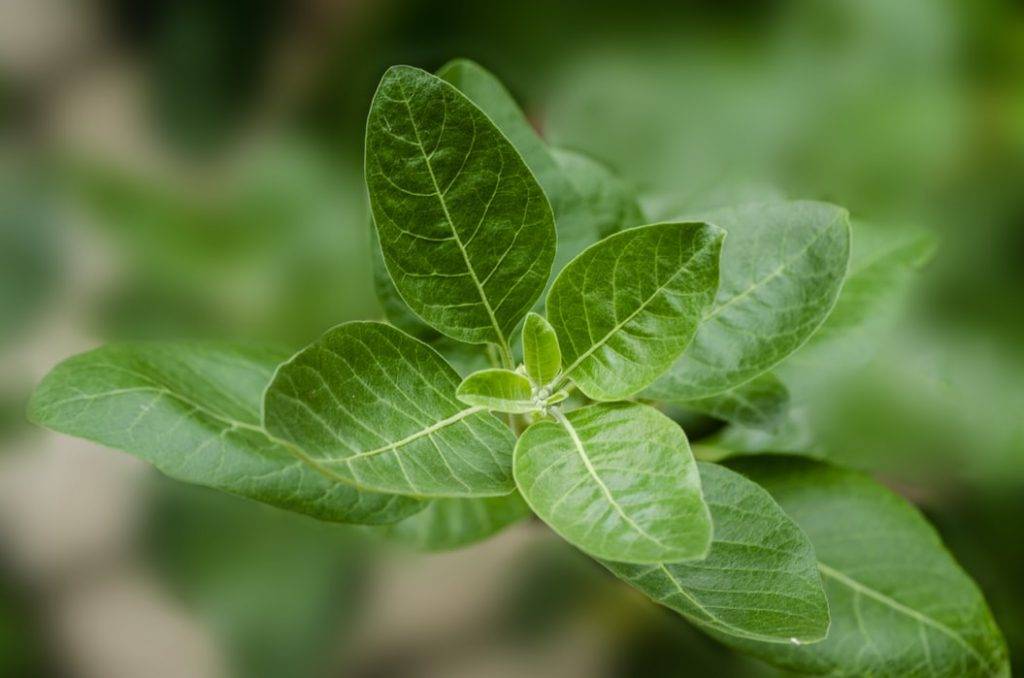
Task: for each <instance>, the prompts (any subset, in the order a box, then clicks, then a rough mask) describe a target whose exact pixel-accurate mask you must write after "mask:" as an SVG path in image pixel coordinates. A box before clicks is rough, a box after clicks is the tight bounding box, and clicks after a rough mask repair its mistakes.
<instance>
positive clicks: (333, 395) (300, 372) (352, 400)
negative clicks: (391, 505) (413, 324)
mask: <svg viewBox="0 0 1024 678" xmlns="http://www.w3.org/2000/svg"><path fill="white" fill-rule="evenodd" d="M460 381H461V379H459V376H458V374H456V372H455V370H454V369H452V367H451V366H450V365H449V364H448V363H446V362H445V360H444V358H442V357H441V356H440V355H438V353H437V352H436V351H434V350H433V349H432V348H430V347H429V346H427V345H426V344H424V343H422V342H420V341H417V340H416V339H414V338H412V337H410V336H409V335H407V334H405V333H404V332H401V331H400V330H397V329H395V328H394V327H391V326H390V325H386V324H384V323H377V322H352V323H345V324H343V325H339V326H337V327H335V328H334V329H332V330H330V331H328V332H327V333H326V334H324V335H323V336H322V337H320V339H318V340H316V341H315V342H313V343H312V344H310V345H309V346H308V347H306V348H305V349H303V350H302V351H299V352H298V353H297V354H296V355H294V356H293V357H292V358H291V359H289V360H288V362H286V363H284V364H283V365H281V366H280V367H279V368H278V370H277V373H276V374H275V375H274V379H273V381H271V383H270V386H268V387H267V392H266V395H265V396H264V408H263V413H264V414H263V419H264V425H265V426H266V428H267V430H268V431H270V432H271V433H272V434H273V435H275V436H277V437H279V438H281V439H283V440H287V441H289V442H291V443H293V444H294V445H296V446H297V447H298V448H300V449H302V450H303V451H304V453H305V455H306V456H307V457H308V458H309V459H311V460H313V461H314V463H316V464H317V465H318V466H319V467H321V468H324V469H326V470H327V471H329V472H330V473H332V474H333V475H335V476H336V477H338V478H339V479H343V480H344V481H346V482H350V483H352V484H354V485H356V486H357V487H360V488H363V489H370V490H376V491H382V492H392V493H395V494H407V495H414V496H422V497H445V496H453V497H481V496H497V495H503V494H508V493H509V492H511V491H512V489H513V487H514V485H513V482H512V473H511V471H512V468H511V466H512V464H511V461H512V459H511V455H512V446H513V444H514V442H515V439H514V438H513V436H512V432H511V431H509V429H508V428H507V427H506V426H505V425H504V424H502V423H501V422H500V421H498V419H496V418H495V417H493V416H492V415H490V414H487V413H486V412H483V411H482V408H480V407H466V406H465V405H463V404H462V403H460V402H459V401H458V399H457V398H456V397H455V389H456V388H457V387H458V385H459V382H460Z"/></svg>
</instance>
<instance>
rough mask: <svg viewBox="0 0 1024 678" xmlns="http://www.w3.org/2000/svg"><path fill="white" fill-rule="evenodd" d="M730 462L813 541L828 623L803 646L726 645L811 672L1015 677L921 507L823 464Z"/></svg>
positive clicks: (991, 625) (976, 598) (972, 589)
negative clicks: (820, 636)
mask: <svg viewBox="0 0 1024 678" xmlns="http://www.w3.org/2000/svg"><path fill="white" fill-rule="evenodd" d="M730 465H731V466H732V467H733V468H735V469H736V470H738V471H739V472H741V473H743V474H744V475H746V476H747V477H749V478H750V479H752V480H754V481H755V482H757V483H759V484H760V485H762V486H763V487H764V488H765V489H767V490H768V492H770V493H771V495H772V496H773V497H774V498H775V500H776V501H777V502H778V503H779V505H780V506H782V508H783V510H784V511H786V513H787V514H789V516H790V517H791V518H793V520H795V521H796V523H797V524H798V525H800V527H801V528H802V529H803V531H804V532H806V533H807V536H808V537H810V539H811V543H812V544H814V549H815V551H816V553H817V559H818V569H819V570H820V571H821V573H822V578H823V579H824V581H825V591H826V594H827V595H828V602H829V609H830V610H831V614H832V627H831V629H830V630H829V634H828V638H826V639H825V640H824V641H822V642H820V643H815V644H813V645H807V646H796V645H792V646H781V645H767V644H763V643H756V642H751V641H744V640H741V639H736V638H730V637H726V636H723V637H722V640H723V641H724V642H726V643H728V644H730V645H733V646H735V647H737V648H738V649H741V650H744V651H747V652H750V653H752V654H755V655H757V656H759V657H761V658H763V659H765V660H767V661H770V662H772V663H774V664H778V665H780V666H783V667H786V668H789V669H793V670H796V671H800V672H807V673H828V674H833V675H874V676H909V675H929V676H998V675H1009V665H1008V659H1007V653H1006V645H1005V642H1004V641H1003V638H1002V635H1001V634H1000V632H999V629H998V628H997V627H996V625H995V622H994V621H993V619H992V615H991V613H990V612H989V610H988V606H987V605H986V604H985V600H984V598H983V597H982V595H981V592H980V591H978V587H977V586H975V584H974V582H972V581H971V580H970V579H969V578H968V577H967V575H966V574H965V573H964V571H963V570H962V569H960V566H959V565H957V563H956V561H954V560H953V558H952V557H951V556H950V555H949V553H948V552H947V551H946V549H945V547H944V546H943V545H942V542H941V541H940V539H939V537H938V535H937V534H936V533H935V530H934V529H932V527H931V526H930V525H928V523H927V522H925V520H924V518H922V516H921V514H920V513H919V512H918V511H917V509H915V508H914V507H913V506H911V505H910V504H909V503H907V502H906V501H905V500H903V499H902V498H901V497H899V496H897V495H895V494H893V493H892V492H891V491H890V490H888V489H886V488H885V487H883V486H882V485H879V484H878V483H876V482H875V481H873V480H871V479H870V478H869V477H867V476H866V475H864V474H862V473H859V472H856V471H850V470H847V469H842V468H837V467H835V466H831V465H829V464H826V463H822V462H816V461H810V460H806V459H798V458H795V457H758V458H756V459H755V458H747V459H742V460H738V461H737V462H734V463H732V464H730Z"/></svg>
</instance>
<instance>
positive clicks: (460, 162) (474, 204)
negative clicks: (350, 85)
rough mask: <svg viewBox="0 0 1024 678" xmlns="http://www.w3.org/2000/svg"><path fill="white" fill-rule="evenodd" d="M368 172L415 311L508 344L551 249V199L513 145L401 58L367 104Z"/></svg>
mask: <svg viewBox="0 0 1024 678" xmlns="http://www.w3.org/2000/svg"><path fill="white" fill-rule="evenodd" d="M428 149H429V150H428ZM365 171H366V183H367V188H368V190H369V194H370V207H371V210H372V212H373V220H374V224H375V225H376V228H377V232H378V235H379V238H380V244H381V250H382V252H383V255H384V259H385V263H386V265H387V269H388V271H389V273H390V274H391V277H392V279H393V280H394V282H395V286H396V287H397V289H398V290H399V292H400V293H401V295H402V297H403V299H404V300H405V302H406V303H407V304H408V305H409V307H410V308H411V309H412V310H413V312H415V313H416V314H417V315H419V316H420V317H421V318H423V319H424V320H426V321H427V322H428V323H429V324H430V325H432V326H433V327H435V328H436V329H438V330H439V331H441V332H442V333H444V334H446V335H448V336H450V337H452V338H453V339H457V340H460V341H465V342H467V343H487V342H491V343H495V344H498V345H499V346H507V345H508V337H509V335H510V334H511V332H512V330H513V329H514V328H515V326H516V325H517V324H518V322H519V320H520V319H521V318H522V317H523V315H524V314H525V313H526V311H527V310H528V309H529V308H530V306H532V304H533V302H534V301H535V300H536V299H537V297H538V296H539V295H540V293H541V291H542V290H543V288H544V285H545V284H546V282H547V278H548V275H549V272H550V268H551V261H552V258H553V257H554V251H555V231H554V220H553V216H552V213H551V208H550V206H549V205H548V201H547V198H546V197H545V195H544V192H543V191H542V190H541V188H540V186H539V185H538V184H537V181H536V180H535V179H534V177H533V175H532V174H531V172H530V170H529V168H528V167H527V166H526V164H525V163H524V162H523V160H522V158H521V157H520V155H519V153H518V152H517V151H516V149H515V148H514V147H513V146H512V144H511V143H510V142H509V141H508V140H507V139H506V138H505V136H504V135H503V134H502V133H501V132H500V131H499V130H498V129H497V127H495V126H494V124H493V123H492V122H491V121H490V120H489V119H488V118H487V116H486V115H485V114H484V113H483V112H482V111H481V110H480V109H479V108H477V107H476V106H475V105H474V104H473V103H472V102H470V101H469V100H468V99H467V98H466V97H465V96H464V95H463V94H461V93H460V92H459V91H458V90H457V89H455V88H454V87H452V86H451V85H450V84H448V83H447V82H445V81H444V80H441V79H440V78H437V77H435V76H433V75H430V74H429V73H426V72H425V71H421V70H419V69H416V68H412V67H409V66H395V67H392V68H390V69H388V71H387V72H386V73H385V74H384V77H383V78H382V79H381V82H380V85H379V87H378V89H377V93H376V94H375V95H374V99H373V103H372V104H371V107H370V115H369V118H368V120H367V133H366V154H365Z"/></svg>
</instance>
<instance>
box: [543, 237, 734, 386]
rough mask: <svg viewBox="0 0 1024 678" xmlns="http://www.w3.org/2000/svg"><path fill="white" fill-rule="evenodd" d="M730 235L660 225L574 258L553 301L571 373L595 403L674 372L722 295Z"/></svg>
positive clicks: (550, 310)
mask: <svg viewBox="0 0 1024 678" xmlns="http://www.w3.org/2000/svg"><path fill="white" fill-rule="evenodd" d="M722 237H723V233H722V231H721V230H720V229H717V228H715V227H714V226H709V225H707V224H700V223H666V224H653V225H650V226H641V227H639V228H632V229H629V230H626V231H622V232H620V233H616V234H615V235H612V236H610V237H608V238H605V239H604V240H602V241H601V242H599V243H597V244H596V245H593V246H591V247H589V248H587V249H586V250H585V251H584V252H583V254H581V255H580V256H578V257H576V258H575V259H573V260H572V262H571V263H570V264H569V265H568V266H566V267H565V269H564V270H563V271H562V272H561V273H560V274H559V275H558V277H557V278H556V279H555V283H554V284H553V285H552V286H551V291H550V292H549V293H548V299H547V317H548V319H549V320H550V321H551V324H552V326H554V328H555V332H556V333H557V335H558V343H559V345H560V346H561V348H562V362H563V364H565V365H566V367H565V369H564V371H563V374H564V375H566V376H567V377H571V378H572V380H573V381H574V382H575V383H576V385H577V386H579V388H580V390H581V391H583V392H584V393H585V394H586V395H587V396H589V397H590V398H593V399H594V400H619V399H622V398H625V397H628V396H630V395H632V394H634V393H636V392H637V391H639V390H640V389H642V388H644V387H645V386H647V385H648V384H650V383H651V382H652V381H654V380H655V379H656V378H657V377H658V376H659V375H660V374H661V373H662V372H664V371H665V370H666V369H668V367H669V366H670V365H672V363H673V362H674V361H675V360H676V358H678V357H679V354H680V353H682V352H683V350H684V349H685V348H686V346H687V345H688V344H689V343H690V340H691V339H692V338H693V336H694V332H695V331H697V325H698V323H699V322H700V319H701V318H702V317H703V316H704V314H705V313H707V311H708V309H709V308H710V306H711V303H712V301H713V299H714V296H715V289H716V287H717V285H718V256H719V252H720V250H721V247H722Z"/></svg>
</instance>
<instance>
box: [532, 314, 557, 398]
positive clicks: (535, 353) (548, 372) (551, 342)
mask: <svg viewBox="0 0 1024 678" xmlns="http://www.w3.org/2000/svg"><path fill="white" fill-rule="evenodd" d="M523 362H524V363H526V373H527V374H528V375H530V379H533V383H535V384H537V385H538V386H545V385H547V384H549V383H551V382H552V381H553V380H554V378H555V377H557V376H558V373H559V372H561V370H562V351H561V349H559V348H558V336H556V335H555V329H554V328H553V327H551V324H550V323H548V321H547V320H545V319H544V317H543V316H539V315H537V314H536V313H532V312H531V313H528V314H527V315H526V322H525V323H524V324H523Z"/></svg>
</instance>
